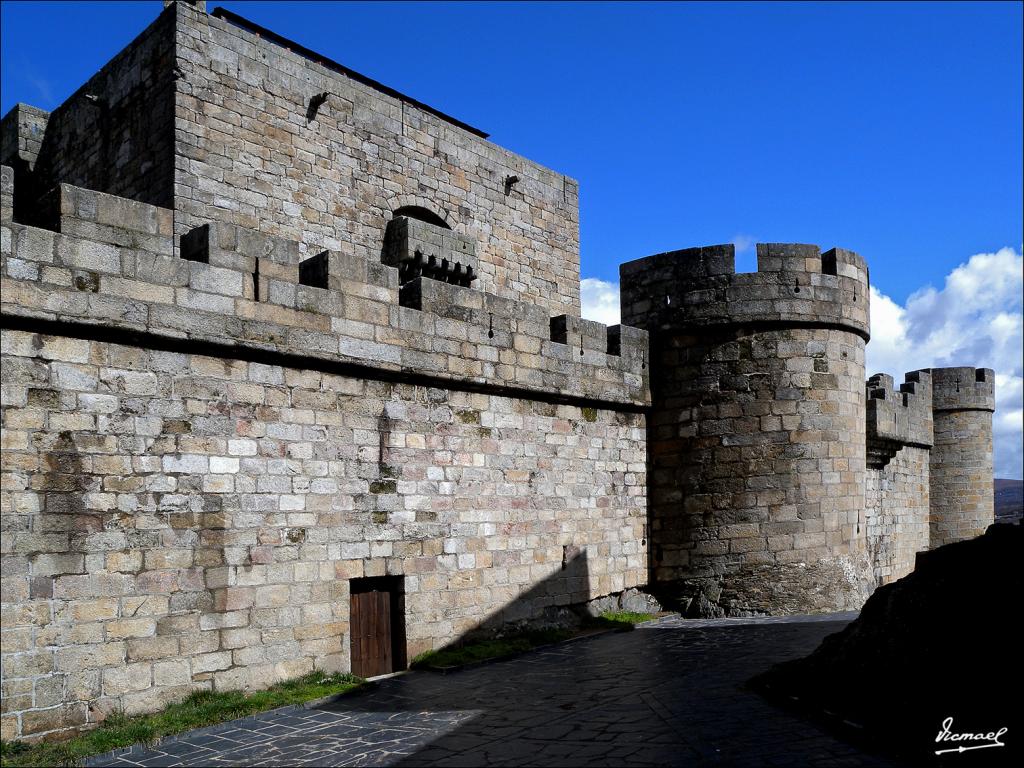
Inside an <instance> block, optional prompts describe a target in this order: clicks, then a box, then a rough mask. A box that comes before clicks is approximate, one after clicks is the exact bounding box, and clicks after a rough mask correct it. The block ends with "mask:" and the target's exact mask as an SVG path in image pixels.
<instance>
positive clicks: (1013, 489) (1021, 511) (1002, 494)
mask: <svg viewBox="0 0 1024 768" xmlns="http://www.w3.org/2000/svg"><path fill="white" fill-rule="evenodd" d="M994 497H995V502H996V522H997V523H1017V522H1020V520H1021V517H1022V516H1024V481H1022V480H1001V479H1000V478H998V477H997V478H996V479H995V491H994Z"/></svg>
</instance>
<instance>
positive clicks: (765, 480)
mask: <svg viewBox="0 0 1024 768" xmlns="http://www.w3.org/2000/svg"><path fill="white" fill-rule="evenodd" d="M758 253H759V259H760V262H761V267H762V269H764V271H761V272H758V273H756V274H747V275H734V274H732V261H733V253H732V247H731V246H718V247H715V248H712V249H708V248H704V249H693V250H690V251H680V252H677V253H676V254H674V255H671V254H663V255H660V256H656V257H652V259H651V260H650V261H648V262H645V261H641V262H632V263H631V264H630V265H628V269H627V268H626V267H624V268H623V279H622V286H623V307H624V311H623V317H624V318H627V317H628V318H629V322H631V323H632V324H634V325H638V326H639V327H646V328H647V330H648V331H649V332H650V333H651V388H652V398H653V407H652V413H651V415H650V417H649V434H648V444H649V450H650V464H651V474H650V476H649V482H650V499H651V517H652V537H651V543H652V545H653V546H652V547H651V557H652V570H653V573H654V576H655V578H656V580H657V582H659V583H660V584H663V585H664V584H671V585H674V587H675V588H676V589H678V590H679V591H680V592H681V593H682V595H683V596H686V597H691V598H696V600H694V601H692V602H691V607H692V609H693V610H694V611H695V612H696V613H699V614H703V615H708V614H710V615H722V614H727V615H743V614H749V613H800V612H808V611H831V610H843V609H847V608H854V607H859V605H860V604H861V603H862V602H863V600H864V598H865V597H866V593H867V589H868V584H869V582H870V576H869V569H868V568H867V562H866V555H865V541H866V521H865V520H864V517H863V515H864V473H865V423H864V407H865V406H864V384H863V379H864V345H865V337H866V335H867V333H866V329H867V308H866V306H864V307H862V308H859V310H858V311H855V312H854V311H849V308H848V306H847V305H846V303H845V300H846V298H849V300H850V303H853V302H852V297H853V293H854V291H855V290H856V291H859V295H860V297H861V300H862V302H863V297H865V296H867V273H866V270H863V269H857V270H854V269H852V268H851V269H848V270H846V271H847V272H848V274H847V275H845V276H843V277H840V276H838V275H830V274H826V273H823V272H821V271H820V269H821V264H822V260H823V259H822V256H821V254H820V252H819V251H818V250H817V248H816V247H814V246H775V245H773V246H758ZM829 253H830V254H832V256H831V257H830V258H831V259H833V260H835V254H837V253H838V254H840V260H839V261H840V264H846V265H850V266H852V265H858V264H859V265H863V260H861V259H860V257H859V256H856V254H849V253H848V252H838V251H832V252H829ZM709 254H711V255H712V256H713V258H709ZM779 254H782V255H783V256H785V258H783V257H782V256H779ZM797 257H799V264H797V261H798V259H797ZM833 263H834V261H833ZM798 266H799V267H802V268H803V269H802V271H801V270H800V269H797V267H798ZM815 267H817V270H818V271H815ZM773 270H774V271H773ZM627 273H628V278H627ZM754 285H762V286H765V287H766V291H765V294H764V296H765V297H763V298H762V299H761V300H759V301H758V300H756V299H754V298H753V297H751V296H747V295H746V293H745V291H746V289H747V288H748V287H750V286H754ZM794 288H800V294H802V296H800V298H798V299H796V300H793V299H791V298H790V297H789V296H788V295H785V291H787V290H790V289H794ZM772 289H774V291H775V293H774V294H773V293H772ZM773 295H774V296H775V298H771V297H772V296H773ZM652 296H653V297H655V300H654V301H653V302H651V301H650V298H649V297H652ZM659 296H662V297H664V303H662V302H661V301H660V300H658V299H657V297H659ZM644 301H648V302H649V304H648V308H647V311H646V312H645V311H644V309H643V306H642V304H643V302H644ZM802 302H807V306H808V307H816V309H814V310H813V311H814V312H816V313H817V316H818V318H819V319H818V320H812V318H811V314H810V312H811V310H807V311H805V307H804V306H803V304H802Z"/></svg>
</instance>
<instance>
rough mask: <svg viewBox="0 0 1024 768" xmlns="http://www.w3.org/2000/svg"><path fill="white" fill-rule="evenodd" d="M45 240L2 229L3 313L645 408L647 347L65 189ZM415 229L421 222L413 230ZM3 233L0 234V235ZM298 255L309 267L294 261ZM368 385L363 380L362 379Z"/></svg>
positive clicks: (569, 319) (625, 332)
mask: <svg viewBox="0 0 1024 768" xmlns="http://www.w3.org/2000/svg"><path fill="white" fill-rule="evenodd" d="M55 198H56V202H55V209H54V210H55V211H56V215H55V216H54V229H56V230H58V231H57V232H54V231H50V230H46V229H39V228H35V227H29V226H24V225H21V224H16V223H15V224H10V225H7V224H5V233H4V251H3V254H2V258H3V268H2V273H3V312H4V313H5V314H8V315H19V316H22V317H37V318H44V319H49V320H55V321H62V322H74V323H79V324H93V325H103V326H108V327H109V326H112V327H115V328H120V329H124V330H127V331H132V332H148V333H152V334H157V335H160V336H164V337H172V338H176V339H194V340H196V341H202V342H207V343H213V344H218V345H222V346H223V345H230V346H234V347H250V348H253V349H261V350H272V351H276V352H283V353H287V354H296V355H302V356H303V357H307V358H322V359H325V360H331V361H336V362H342V363H345V364H354V365H358V366H362V367H367V368H372V369H377V370H379V371H380V372H381V375H387V376H389V377H391V378H396V377H399V378H400V377H401V376H406V375H408V376H421V377H422V376H428V377H433V378H434V379H436V380H438V382H439V383H438V385H441V383H443V381H444V380H449V381H451V382H452V383H453V385H457V383H458V382H462V383H463V384H464V385H467V384H468V385H471V386H473V387H477V388H479V387H481V386H483V387H490V386H494V387H502V388H505V389H508V388H520V389H524V390H530V391H534V392H537V393H542V394H544V395H545V396H549V397H550V396H554V397H558V398H562V399H567V398H578V399H586V400H591V401H607V402H608V403H609V404H615V403H619V404H630V405H633V406H640V405H645V404H646V403H647V402H648V398H649V395H648V384H647V370H646V368H647V366H646V360H647V334H646V333H645V332H643V331H640V330H638V329H634V328H627V327H624V326H614V327H612V328H610V329H609V328H606V327H605V326H604V325H601V324H600V323H594V322H592V321H589V320H583V319H581V318H579V317H575V316H567V315H560V316H557V317H554V318H552V317H551V316H550V315H549V312H548V311H547V310H546V309H544V308H543V307H539V306H536V305H533V304H530V303H527V302H523V301H516V300H513V299H508V298H504V297H499V296H495V295H493V294H489V293H484V292H482V291H477V290H473V289H470V288H466V287H463V286H460V285H457V284H454V283H448V282H442V281H440V280H437V279H432V278H429V277H426V276H418V277H415V278H413V279H411V280H409V281H408V282H407V283H406V284H405V285H404V286H403V285H400V279H399V268H398V267H395V266H390V265H388V264H383V263H381V262H379V261H373V260H370V259H365V258H361V257H360V256H358V255H354V254H343V253H338V252H335V251H323V252H321V253H318V254H315V255H312V256H305V254H303V252H302V250H301V248H300V246H299V244H298V243H295V242H289V241H287V240H282V239H281V238H277V237H274V236H270V235H265V234H262V233H258V232H253V231H251V230H247V229H244V228H242V227H238V226H235V225H228V224H222V223H209V224H204V225H202V226H199V227H196V228H195V229H193V230H191V231H189V232H187V233H185V234H183V235H182V236H181V238H180V246H179V253H180V256H174V255H172V253H173V245H174V242H173V236H172V235H171V224H170V221H171V211H169V210H166V209H161V208H157V207H154V206H150V205H146V204H143V203H138V202H135V201H130V200H124V199H122V198H117V197H114V196H112V195H106V194H103V193H99V192H93V191H90V190H83V189H79V188H76V187H72V186H70V185H60V187H59V188H58V189H57V190H55ZM418 223H419V222H417V224H418ZM8 227H9V229H10V236H9V237H8V235H7V231H6V230H7V228H8ZM304 256H305V258H304ZM367 375H370V374H367Z"/></svg>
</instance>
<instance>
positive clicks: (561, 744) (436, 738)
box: [89, 613, 894, 766]
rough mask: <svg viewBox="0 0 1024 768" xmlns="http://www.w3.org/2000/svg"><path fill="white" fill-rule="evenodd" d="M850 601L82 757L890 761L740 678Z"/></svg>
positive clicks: (655, 630)
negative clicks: (821, 610) (775, 702)
mask: <svg viewBox="0 0 1024 768" xmlns="http://www.w3.org/2000/svg"><path fill="white" fill-rule="evenodd" d="M854 615H855V614H848V613H847V614H833V615H829V616H797V617H786V618H772V619H721V620H708V621H686V620H681V619H678V618H675V617H670V618H666V619H662V620H660V621H658V622H655V623H651V624H648V625H645V626H643V627H641V628H639V629H638V630H637V631H635V632H628V633H615V634H606V635H600V636H596V637H593V638H589V639H585V640H581V641H578V642H575V643H569V644H567V645H562V646H556V647H552V648H548V649H543V650H539V651H535V652H532V653H528V654H526V655H523V656H520V657H517V658H515V659H511V660H509V661H504V662H496V663H493V664H489V665H485V666H481V667H476V668H473V669H467V670H465V671H462V672H457V673H455V674H451V675H439V674H436V673H430V672H414V673H410V674H406V675H402V676H399V677H395V678H391V679H387V680H383V681H381V682H380V683H379V685H378V686H377V687H375V688H374V689H372V690H370V691H367V692H365V693H362V694H358V695H355V696H350V697H345V698H343V699H340V700H338V701H337V702H335V703H333V704H329V705H326V706H323V707H321V708H318V709H310V710H306V709H301V708H295V707H288V708H285V709H279V710H274V711H272V712H267V713H265V714H263V715H261V716H258V717H250V718H245V719H243V720H237V721H234V722H231V723H225V724H223V725H220V726H215V727H213V728H208V729H202V730H201V731H195V732H192V733H190V734H184V735H183V736H181V737H178V738H175V739H171V740H168V741H165V742H164V743H162V744H161V745H159V746H158V747H154V748H150V749H145V748H138V747H134V748H132V749H131V750H130V751H127V752H122V753H120V754H111V755H104V756H101V757H99V758H94V759H93V760H91V761H90V762H89V765H111V766H141V765H144V766H171V765H185V766H187V765H204V766H205V765H210V766H216V765H225V766H227V765H267V766H271V765H274V766H284V765H288V766H293V765H316V766H341V765H346V766H347V765H353V766H356V765H358V766H367V765H388V766H421V765H444V766H492V765H493V766H498V765H501V766H518V765H542V766H563V765H564V766H577V765H591V766H600V765H609V766H620V765H622V766H663V765H687V766H688V765H711V764H713V765H723V766H724V765H730V766H731V765H743V766H784V765H801V766H884V765H893V764H894V763H892V762H891V761H889V760H887V759H885V758H883V757H880V756H876V755H867V754H864V753H863V752H861V751H859V750H857V749H856V748H854V747H852V746H850V745H848V744H846V743H844V742H842V741H839V740H837V739H836V738H834V737H833V736H831V735H830V734H829V733H827V732H825V731H824V730H822V729H821V728H819V727H818V726H816V725H814V724H812V723H809V722H807V721H806V720H804V719H802V718H800V717H799V716H797V715H794V714H791V713H789V712H787V711H784V710H781V709H778V708H776V707H774V706H772V705H771V704H769V703H767V702H766V701H765V700H763V699H762V698H761V697H759V696H758V695H757V694H755V693H752V692H750V691H748V690H745V689H744V688H743V687H742V686H743V683H744V682H745V681H746V680H747V679H749V678H750V677H751V676H752V675H754V674H756V673H757V672H760V671H762V670H764V669H766V668H767V667H768V666H770V665H771V664H774V663H775V662H778V661H782V660H784V659H789V658H795V657H798V656H802V655H805V654H806V653H808V652H810V651H811V650H813V649H814V648H815V647H817V645H818V643H819V642H820V641H821V639H822V638H823V637H825V636H826V635H828V634H831V633H832V632H836V631H838V630H839V629H841V628H842V627H843V626H845V624H846V623H847V622H849V621H850V620H851V619H852V618H853V617H854Z"/></svg>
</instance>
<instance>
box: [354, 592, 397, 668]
mask: <svg viewBox="0 0 1024 768" xmlns="http://www.w3.org/2000/svg"><path fill="white" fill-rule="evenodd" d="M349 618H350V622H351V628H352V674H354V675H359V677H374V676H375V675H386V674H387V673H388V672H392V671H393V667H392V660H391V594H390V593H389V592H382V591H380V590H369V591H366V592H358V593H353V594H352V612H351V615H350V617H349Z"/></svg>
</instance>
